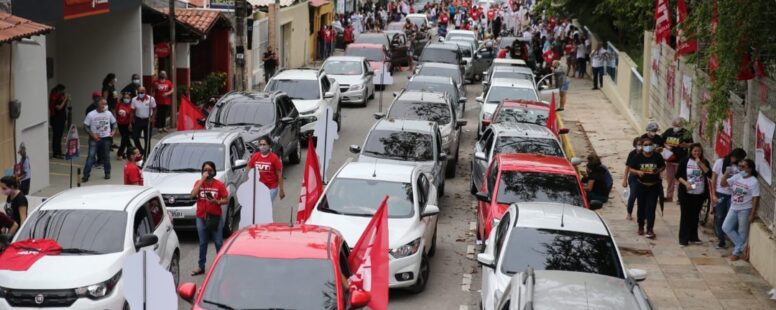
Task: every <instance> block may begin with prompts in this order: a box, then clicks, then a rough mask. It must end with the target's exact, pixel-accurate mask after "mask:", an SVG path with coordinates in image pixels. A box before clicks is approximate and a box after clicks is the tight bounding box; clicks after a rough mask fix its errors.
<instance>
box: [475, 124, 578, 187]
mask: <svg viewBox="0 0 776 310" xmlns="http://www.w3.org/2000/svg"><path fill="white" fill-rule="evenodd" d="M511 153H527V154H541V155H545V156H556V157H561V158H566V154H565V152H564V151H563V147H562V144H561V143H560V141H558V138H557V137H556V136H555V134H554V133H553V132H552V131H551V130H550V129H549V128H547V127H545V126H538V125H532V124H493V125H491V126H490V127H488V129H486V130H485V133H484V134H483V135H482V137H481V138H480V139H479V141H477V142H476V143H475V144H474V156H473V158H472V169H471V171H472V177H471V179H472V184H471V192H472V194H476V193H477V192H479V191H480V190H481V189H482V183H483V182H482V181H483V179H484V178H485V171H486V170H487V169H488V167H490V164H491V163H492V162H493V158H495V157H496V156H497V155H498V154H511Z"/></svg>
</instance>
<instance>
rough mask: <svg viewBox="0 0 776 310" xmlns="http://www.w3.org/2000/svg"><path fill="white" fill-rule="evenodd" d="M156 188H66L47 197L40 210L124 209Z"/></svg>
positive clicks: (104, 186)
mask: <svg viewBox="0 0 776 310" xmlns="http://www.w3.org/2000/svg"><path fill="white" fill-rule="evenodd" d="M152 190H154V189H152V188H150V187H145V186H137V185H131V186H130V185H94V186H84V187H75V188H71V189H67V190H64V191H62V192H60V193H59V194H56V195H55V196H53V197H51V198H49V199H47V200H46V201H44V202H43V204H41V206H40V208H39V210H110V211H124V209H125V208H126V207H127V205H128V204H129V202H130V201H131V200H132V199H134V198H135V197H137V196H139V195H141V194H143V193H145V192H147V191H152Z"/></svg>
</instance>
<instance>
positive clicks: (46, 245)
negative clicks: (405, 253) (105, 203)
mask: <svg viewBox="0 0 776 310" xmlns="http://www.w3.org/2000/svg"><path fill="white" fill-rule="evenodd" d="M61 252H62V246H60V245H59V243H57V242H56V241H55V240H51V239H27V240H22V241H17V242H14V243H11V245H9V246H8V248H7V249H5V252H3V253H2V254H0V270H13V271H25V270H27V269H30V267H32V265H33V264H35V262H37V261H38V260H39V259H41V258H43V256H46V255H59V254H60V253H61ZM386 253H387V252H386Z"/></svg>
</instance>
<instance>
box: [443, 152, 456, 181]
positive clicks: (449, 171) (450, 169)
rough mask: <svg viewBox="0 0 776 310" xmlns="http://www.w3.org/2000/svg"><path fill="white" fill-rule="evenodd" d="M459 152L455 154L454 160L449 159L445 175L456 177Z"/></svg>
mask: <svg viewBox="0 0 776 310" xmlns="http://www.w3.org/2000/svg"><path fill="white" fill-rule="evenodd" d="M457 153H458V152H456V154H455V158H453V160H449V161H447V167H445V177H447V178H454V177H455V167H456V166H458V154H457Z"/></svg>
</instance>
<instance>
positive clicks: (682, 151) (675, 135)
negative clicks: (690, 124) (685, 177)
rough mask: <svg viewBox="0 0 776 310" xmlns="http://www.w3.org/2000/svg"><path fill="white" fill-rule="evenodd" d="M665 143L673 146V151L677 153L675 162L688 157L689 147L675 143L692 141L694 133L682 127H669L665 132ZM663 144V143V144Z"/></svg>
mask: <svg viewBox="0 0 776 310" xmlns="http://www.w3.org/2000/svg"><path fill="white" fill-rule="evenodd" d="M662 138H663V143H664V144H667V145H670V146H671V152H673V153H674V155H676V157H675V158H676V159H675V160H674V162H677V161H679V160H681V159H683V158H685V157H687V154H688V152H687V148H683V147H674V146H675V145H679V144H681V143H692V135H691V134H690V133H689V132H687V129H684V128H681V129H680V130H679V131H674V129H673V128H668V130H666V131H665V132H664V133H663V136H662ZM661 146H663V144H661Z"/></svg>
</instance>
